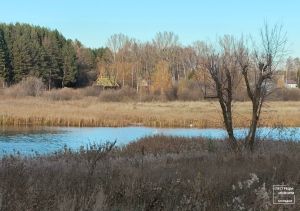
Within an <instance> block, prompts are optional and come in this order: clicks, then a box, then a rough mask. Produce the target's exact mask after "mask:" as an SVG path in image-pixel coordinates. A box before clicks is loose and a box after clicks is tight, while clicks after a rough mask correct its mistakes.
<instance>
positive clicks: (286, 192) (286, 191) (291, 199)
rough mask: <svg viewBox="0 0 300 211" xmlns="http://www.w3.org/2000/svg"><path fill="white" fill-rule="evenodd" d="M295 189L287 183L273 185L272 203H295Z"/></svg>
mask: <svg viewBox="0 0 300 211" xmlns="http://www.w3.org/2000/svg"><path fill="white" fill-rule="evenodd" d="M295 201H296V197H295V189H294V187H291V186H288V185H273V204H295Z"/></svg>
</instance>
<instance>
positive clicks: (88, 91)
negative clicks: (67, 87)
mask: <svg viewBox="0 0 300 211" xmlns="http://www.w3.org/2000/svg"><path fill="white" fill-rule="evenodd" d="M80 91H81V93H82V95H83V96H87V97H98V96H99V95H100V93H101V92H102V91H103V90H102V88H101V87H99V86H88V87H85V88H81V89H80Z"/></svg>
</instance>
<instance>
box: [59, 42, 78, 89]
mask: <svg viewBox="0 0 300 211" xmlns="http://www.w3.org/2000/svg"><path fill="white" fill-rule="evenodd" d="M63 58H64V61H63V80H62V87H64V86H72V85H74V84H75V83H76V78H77V74H78V68H77V62H76V52H75V50H74V47H73V46H72V43H71V42H70V41H69V42H67V43H66V44H65V46H64V47H63Z"/></svg>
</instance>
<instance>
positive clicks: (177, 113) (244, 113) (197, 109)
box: [0, 90, 300, 128]
mask: <svg viewBox="0 0 300 211" xmlns="http://www.w3.org/2000/svg"><path fill="white" fill-rule="evenodd" d="M60 92H63V90H60ZM66 93H67V92H66ZM299 107H300V102H294V101H289V102H282V101H280V102H266V103H265V106H264V108H263V111H262V117H261V125H263V126H273V125H279V124H280V125H283V126H300V118H299V116H300V110H299ZM233 114H234V123H235V126H236V127H245V126H247V124H248V123H249V120H250V115H251V104H250V102H235V103H234V105H233ZM0 125H48V126H81V127H83V126H113V127H116V126H128V125H145V126H152V127H198V128H207V127H222V126H223V125H222V115H221V111H220V108H219V104H218V102H217V101H199V102H178V101H175V102H144V103H138V102H101V101H99V99H98V98H97V97H85V98H83V99H71V100H68V101H65V100H61V101H56V100H55V101H53V100H50V99H45V98H44V97H25V98H5V99H3V98H2V99H1V100H0Z"/></svg>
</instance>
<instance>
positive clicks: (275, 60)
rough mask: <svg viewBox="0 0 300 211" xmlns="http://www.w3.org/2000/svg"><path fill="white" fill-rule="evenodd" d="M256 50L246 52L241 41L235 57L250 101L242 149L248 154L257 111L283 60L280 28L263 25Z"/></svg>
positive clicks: (253, 45) (258, 115)
mask: <svg viewBox="0 0 300 211" xmlns="http://www.w3.org/2000/svg"><path fill="white" fill-rule="evenodd" d="M260 41H261V43H260V45H259V46H260V47H258V46H257V45H255V44H252V48H251V49H249V48H247V46H246V45H245V43H244V42H243V40H241V41H240V42H239V44H238V45H237V48H236V57H237V60H238V62H239V65H240V69H241V72H242V75H243V78H244V81H245V84H246V88H247V94H248V97H249V98H250V100H251V102H252V117H251V123H250V127H249V132H248V135H247V137H246V139H245V144H246V146H247V147H248V148H249V149H250V150H251V151H252V150H253V147H254V142H255V137H256V130H257V126H258V123H259V119H260V114H261V110H262V107H263V104H264V102H265V99H266V96H268V95H269V94H270V93H271V92H272V79H273V76H274V73H275V72H276V70H277V67H278V64H279V62H281V59H282V58H283V55H284V53H285V46H286V41H287V40H286V35H285V34H283V32H282V27H281V26H277V25H275V26H274V27H273V28H272V29H270V28H269V26H268V25H267V24H265V26H264V28H263V29H262V30H261V33H260Z"/></svg>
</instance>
